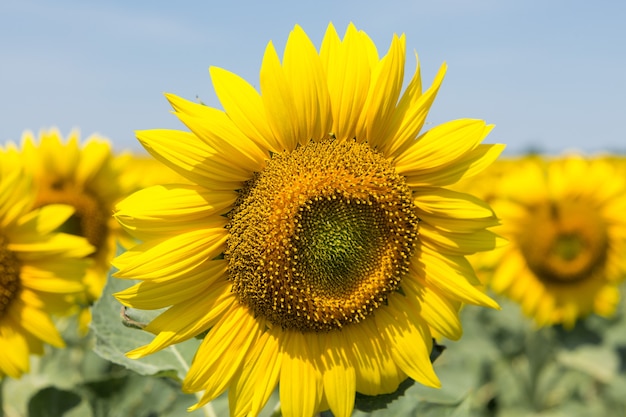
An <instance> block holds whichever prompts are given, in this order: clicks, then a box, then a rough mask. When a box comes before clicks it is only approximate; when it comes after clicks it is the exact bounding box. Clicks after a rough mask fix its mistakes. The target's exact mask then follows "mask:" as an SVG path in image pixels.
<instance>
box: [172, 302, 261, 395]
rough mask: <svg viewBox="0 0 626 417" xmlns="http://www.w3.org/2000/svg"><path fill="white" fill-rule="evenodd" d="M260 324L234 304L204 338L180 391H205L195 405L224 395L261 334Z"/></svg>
mask: <svg viewBox="0 0 626 417" xmlns="http://www.w3.org/2000/svg"><path fill="white" fill-rule="evenodd" d="M260 324H262V323H260V322H259V321H257V320H256V319H255V318H254V317H253V316H252V315H251V314H250V312H249V311H248V309H247V307H242V306H241V305H239V304H238V303H236V304H233V308H231V309H230V311H229V312H228V313H226V314H224V315H223V316H222V318H221V320H220V321H219V322H218V323H217V324H216V325H215V327H213V328H212V329H211V330H210V331H209V333H208V334H207V335H206V336H205V337H204V340H203V341H202V344H201V345H200V347H199V348H198V352H197V353H196V356H195V358H194V361H193V362H192V364H191V367H190V368H189V371H188V372H187V376H186V377H185V380H184V381H183V387H182V389H183V391H184V392H195V391H200V390H204V395H203V396H202V399H201V400H200V401H199V402H198V405H199V404H202V403H206V401H211V400H212V399H214V398H216V397H217V396H218V395H220V394H221V393H223V392H224V390H225V389H226V388H227V387H228V385H230V382H231V379H232V378H233V376H234V375H235V373H236V372H237V371H238V370H239V369H240V367H241V366H243V365H244V363H243V359H244V358H245V357H246V356H247V355H248V352H249V350H250V346H252V345H253V344H254V343H255V342H256V341H257V340H258V338H259V336H260V334H261V333H262V331H263V327H262V326H260Z"/></svg>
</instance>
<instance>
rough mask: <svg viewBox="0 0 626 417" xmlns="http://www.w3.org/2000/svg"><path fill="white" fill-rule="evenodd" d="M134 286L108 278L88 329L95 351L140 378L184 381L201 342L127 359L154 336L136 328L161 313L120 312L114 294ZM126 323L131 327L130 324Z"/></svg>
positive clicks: (193, 341)
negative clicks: (161, 377) (92, 336)
mask: <svg viewBox="0 0 626 417" xmlns="http://www.w3.org/2000/svg"><path fill="white" fill-rule="evenodd" d="M133 284H135V282H134V281H131V280H122V279H117V278H113V277H111V276H110V275H109V277H108V280H107V284H106V286H105V287H104V291H103V294H102V297H101V298H100V299H99V300H98V301H97V302H96V303H95V304H94V306H93V310H92V316H93V320H92V323H91V329H92V331H93V333H94V335H95V337H96V344H95V348H94V351H95V352H96V353H97V354H98V355H100V356H101V357H103V358H105V359H107V360H109V361H111V362H114V363H117V364H119V365H123V366H125V367H127V368H129V369H131V370H133V371H135V372H137V373H138V374H140V375H156V376H168V377H171V378H174V379H177V380H179V381H180V380H182V379H184V377H185V375H186V373H187V370H188V369H189V364H190V363H191V360H192V358H193V355H194V354H195V352H196V350H197V348H198V346H199V344H200V341H199V340H196V339H192V340H188V341H186V342H184V343H179V344H176V345H173V346H171V347H169V348H167V349H164V350H162V351H160V352H157V353H154V354H152V355H149V356H147V357H145V358H141V359H129V358H128V357H126V356H125V354H126V352H128V351H130V350H133V349H135V348H137V347H140V346H143V345H147V344H148V343H150V341H151V340H152V339H153V338H154V335H153V334H151V333H148V332H144V331H143V330H139V329H138V328H137V327H141V324H146V323H149V322H150V321H151V320H152V319H154V318H155V317H156V316H157V315H158V314H159V313H161V312H162V311H163V310H154V311H142V310H136V309H131V308H127V309H123V306H122V304H120V303H119V302H118V301H117V300H116V299H115V297H113V294H114V293H116V292H118V291H121V290H124V289H126V288H128V287H130V286H131V285H133ZM129 323H131V324H134V327H135V328H133V325H129Z"/></svg>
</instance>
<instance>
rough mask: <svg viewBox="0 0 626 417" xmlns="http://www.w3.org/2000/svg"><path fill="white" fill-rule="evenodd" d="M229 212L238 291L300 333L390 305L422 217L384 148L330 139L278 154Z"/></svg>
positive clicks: (258, 312) (264, 312)
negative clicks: (389, 298)
mask: <svg viewBox="0 0 626 417" xmlns="http://www.w3.org/2000/svg"><path fill="white" fill-rule="evenodd" d="M229 217H230V223H229V225H228V227H229V229H230V237H229V240H228V248H227V251H226V253H225V256H226V259H227V260H228V271H229V276H230V278H231V280H232V281H233V290H234V291H235V292H236V293H237V295H238V296H239V299H240V301H241V302H242V303H243V304H245V305H247V306H248V307H250V308H251V309H252V310H253V311H254V313H255V314H256V315H259V316H263V317H265V318H266V319H268V320H269V321H270V322H271V323H272V324H274V325H279V326H281V327H282V328H285V329H294V330H299V331H328V330H332V329H336V328H339V327H341V326H343V325H345V324H348V323H352V322H358V321H360V320H362V319H363V318H364V317H365V316H367V315H368V314H370V313H371V312H373V311H374V310H375V309H376V308H377V307H378V306H380V305H381V304H382V303H384V302H385V300H386V298H387V295H388V294H389V293H390V292H392V291H394V290H396V289H397V288H398V285H399V283H400V280H401V278H402V276H403V275H404V274H405V273H406V272H407V271H408V266H409V260H410V257H411V255H412V253H413V248H414V246H415V244H416V242H417V234H418V221H419V219H418V218H417V215H416V214H415V210H414V206H413V202H412V198H411V191H410V189H409V187H408V186H407V185H406V183H405V181H404V178H403V177H401V176H399V175H398V174H397V173H396V172H395V170H394V168H393V167H392V166H391V165H390V164H389V162H388V161H387V160H386V159H385V158H384V157H383V156H381V155H380V154H378V153H376V152H375V151H374V150H372V149H371V148H370V147H369V146H368V145H367V144H360V143H356V142H353V141H351V142H343V143H338V142H337V141H334V140H330V139H329V140H322V141H319V142H310V143H309V144H307V145H304V146H301V147H299V148H297V149H296V150H294V151H292V152H285V153H281V154H275V155H273V157H272V159H271V160H270V161H269V162H268V163H267V166H266V167H265V169H264V170H263V171H262V172H260V173H258V174H257V175H256V176H255V178H253V179H252V180H251V181H249V182H248V183H247V184H246V185H245V187H244V188H243V189H242V190H241V195H240V198H239V200H238V201H237V203H236V207H235V209H234V210H233V211H232V212H231V213H230V215H229Z"/></svg>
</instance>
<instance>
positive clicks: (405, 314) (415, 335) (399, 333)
mask: <svg viewBox="0 0 626 417" xmlns="http://www.w3.org/2000/svg"><path fill="white" fill-rule="evenodd" d="M394 295H395V296H394V299H392V300H389V305H388V306H386V307H383V308H379V309H378V310H376V315H375V316H374V318H375V319H376V325H377V327H378V332H379V333H380V334H381V335H383V337H384V338H385V343H386V344H387V346H388V348H389V349H390V350H391V355H392V357H393V360H394V361H395V362H396V363H397V364H398V366H399V367H400V368H401V369H402V370H403V371H404V372H406V374H407V375H409V376H410V377H411V378H413V379H414V380H416V381H417V382H419V383H421V384H423V385H426V386H429V387H436V388H438V387H440V386H441V383H440V382H439V378H437V375H435V371H434V369H433V366H432V363H431V362H430V351H431V349H432V335H431V333H430V330H429V329H428V326H427V325H426V323H424V320H423V319H422V318H421V317H419V316H418V315H416V314H415V313H414V311H413V309H411V308H410V307H409V306H408V305H407V303H406V302H405V300H404V296H402V295H401V294H394Z"/></svg>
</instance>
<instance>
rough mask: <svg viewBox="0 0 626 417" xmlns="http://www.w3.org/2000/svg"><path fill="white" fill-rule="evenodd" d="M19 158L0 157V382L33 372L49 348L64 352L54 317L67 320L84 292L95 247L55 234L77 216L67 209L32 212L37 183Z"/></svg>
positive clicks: (62, 234) (61, 234)
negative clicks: (32, 362)
mask: <svg viewBox="0 0 626 417" xmlns="http://www.w3.org/2000/svg"><path fill="white" fill-rule="evenodd" d="M14 156H15V155H14V154H13V153H5V152H0V268H1V271H2V273H1V274H0V352H2V354H1V355H0V378H2V377H3V376H5V375H8V376H10V377H12V378H19V377H20V376H21V375H22V374H23V373H25V372H28V371H29V354H31V353H32V354H38V355H41V354H43V346H44V343H48V344H50V345H52V346H56V347H63V346H64V342H63V340H62V339H61V336H60V334H59V332H58V331H57V329H56V327H55V326H54V323H53V322H52V319H51V315H52V314H65V313H67V312H68V311H69V309H70V308H71V307H72V306H73V303H72V297H73V296H74V295H75V294H78V293H80V292H82V291H84V286H83V283H82V279H83V276H84V274H85V270H86V268H87V265H88V263H89V261H88V260H87V259H85V256H87V255H89V254H90V253H91V252H92V251H93V249H94V248H93V247H92V246H91V245H90V244H89V243H88V242H87V241H86V240H85V239H84V238H81V237H78V236H72V235H68V234H65V233H57V232H54V231H55V229H57V228H58V227H59V226H60V225H61V224H62V223H63V222H65V221H66V220H67V219H68V218H69V217H70V216H72V214H73V211H74V210H73V209H72V207H70V206H67V205H60V204H54V205H49V206H46V207H42V208H40V209H36V210H32V207H33V198H34V192H33V188H32V180H31V179H30V178H29V177H28V176H27V175H24V172H23V171H22V170H21V169H20V166H19V164H17V163H16V159H15V157H14Z"/></svg>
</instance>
